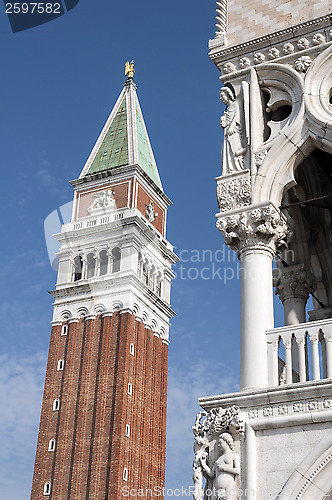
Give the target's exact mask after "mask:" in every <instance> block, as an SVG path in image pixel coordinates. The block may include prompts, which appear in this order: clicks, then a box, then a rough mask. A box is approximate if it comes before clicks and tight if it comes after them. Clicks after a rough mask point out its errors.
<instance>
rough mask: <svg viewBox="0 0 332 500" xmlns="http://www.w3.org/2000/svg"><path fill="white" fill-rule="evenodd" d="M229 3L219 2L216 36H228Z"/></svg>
mask: <svg viewBox="0 0 332 500" xmlns="http://www.w3.org/2000/svg"><path fill="white" fill-rule="evenodd" d="M226 26H227V1H226V0H217V15H216V36H222V35H226Z"/></svg>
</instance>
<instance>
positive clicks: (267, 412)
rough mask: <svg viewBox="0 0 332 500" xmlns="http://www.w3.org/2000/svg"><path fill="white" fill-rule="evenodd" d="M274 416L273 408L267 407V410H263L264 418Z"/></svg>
mask: <svg viewBox="0 0 332 500" xmlns="http://www.w3.org/2000/svg"><path fill="white" fill-rule="evenodd" d="M272 415H273V408H272V406H267V407H266V408H263V417H272Z"/></svg>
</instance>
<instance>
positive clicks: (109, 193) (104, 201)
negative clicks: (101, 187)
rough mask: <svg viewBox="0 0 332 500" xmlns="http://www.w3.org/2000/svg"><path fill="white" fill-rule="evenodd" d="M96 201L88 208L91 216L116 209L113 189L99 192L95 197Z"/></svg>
mask: <svg viewBox="0 0 332 500" xmlns="http://www.w3.org/2000/svg"><path fill="white" fill-rule="evenodd" d="M93 197H94V200H93V202H92V203H91V205H90V206H89V207H88V208H87V212H88V213H89V214H90V215H98V214H101V213H104V212H105V211H108V210H113V209H114V208H116V207H115V198H114V191H113V189H107V190H105V191H99V192H98V193H96V194H94V195H93Z"/></svg>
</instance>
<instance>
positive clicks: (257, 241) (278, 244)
mask: <svg viewBox="0 0 332 500" xmlns="http://www.w3.org/2000/svg"><path fill="white" fill-rule="evenodd" d="M217 228H218V229H219V231H220V232H221V233H222V235H223V236H224V238H225V243H226V245H229V246H230V248H232V249H233V250H236V251H237V252H239V251H241V250H243V249H245V248H250V247H253V246H261V247H265V248H267V249H269V250H270V251H271V252H272V253H273V254H274V253H275V252H276V249H277V248H280V249H283V248H286V247H287V237H289V236H290V234H289V231H288V225H287V222H286V220H285V218H284V217H283V216H282V215H280V213H279V212H278V211H277V209H275V208H274V207H273V206H272V205H268V206H265V207H263V208H256V209H254V210H251V211H248V212H242V213H241V214H235V215H229V216H225V217H220V218H219V219H218V221H217Z"/></svg>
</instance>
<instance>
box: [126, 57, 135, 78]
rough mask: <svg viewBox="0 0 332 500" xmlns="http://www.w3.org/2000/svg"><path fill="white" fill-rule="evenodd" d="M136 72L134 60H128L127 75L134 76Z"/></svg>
mask: <svg viewBox="0 0 332 500" xmlns="http://www.w3.org/2000/svg"><path fill="white" fill-rule="evenodd" d="M134 73H135V68H134V61H131V63H130V62H129V61H127V62H126V67H125V76H126V77H128V78H133V76H134Z"/></svg>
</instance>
